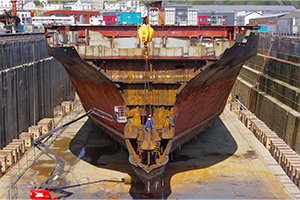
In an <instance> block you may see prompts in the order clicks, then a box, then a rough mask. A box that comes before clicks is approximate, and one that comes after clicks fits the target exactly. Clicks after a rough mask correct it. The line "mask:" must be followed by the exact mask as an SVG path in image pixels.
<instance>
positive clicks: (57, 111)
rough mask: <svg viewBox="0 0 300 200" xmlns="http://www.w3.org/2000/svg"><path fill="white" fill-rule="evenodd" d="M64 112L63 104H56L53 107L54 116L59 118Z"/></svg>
mask: <svg viewBox="0 0 300 200" xmlns="http://www.w3.org/2000/svg"><path fill="white" fill-rule="evenodd" d="M65 114H66V112H65V107H64V106H56V107H55V108H54V117H55V118H61V117H63V116H64V115H65Z"/></svg>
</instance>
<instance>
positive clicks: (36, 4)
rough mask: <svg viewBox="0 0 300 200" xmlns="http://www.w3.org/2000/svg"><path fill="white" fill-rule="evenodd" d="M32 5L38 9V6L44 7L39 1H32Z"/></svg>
mask: <svg viewBox="0 0 300 200" xmlns="http://www.w3.org/2000/svg"><path fill="white" fill-rule="evenodd" d="M33 3H34V5H35V6H37V7H38V6H40V7H44V5H43V3H42V2H40V1H39V0H34V2H33Z"/></svg>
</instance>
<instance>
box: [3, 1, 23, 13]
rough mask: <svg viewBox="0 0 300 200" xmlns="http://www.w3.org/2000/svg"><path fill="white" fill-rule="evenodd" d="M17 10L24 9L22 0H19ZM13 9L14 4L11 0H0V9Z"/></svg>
mask: <svg viewBox="0 0 300 200" xmlns="http://www.w3.org/2000/svg"><path fill="white" fill-rule="evenodd" d="M16 4H17V10H22V0H17V3H16ZM10 9H12V4H11V1H10V0H0V10H1V11H4V10H10Z"/></svg>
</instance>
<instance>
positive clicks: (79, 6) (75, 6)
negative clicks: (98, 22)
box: [65, 0, 92, 10]
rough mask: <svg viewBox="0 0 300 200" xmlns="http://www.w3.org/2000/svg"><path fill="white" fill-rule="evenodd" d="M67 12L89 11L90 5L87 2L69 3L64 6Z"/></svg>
mask: <svg viewBox="0 0 300 200" xmlns="http://www.w3.org/2000/svg"><path fill="white" fill-rule="evenodd" d="M65 7H66V8H67V9H68V10H91V9H92V5H91V2H89V1H81V0H78V1H77V2H69V3H67V4H66V5H65Z"/></svg>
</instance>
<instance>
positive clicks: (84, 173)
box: [0, 105, 300, 199]
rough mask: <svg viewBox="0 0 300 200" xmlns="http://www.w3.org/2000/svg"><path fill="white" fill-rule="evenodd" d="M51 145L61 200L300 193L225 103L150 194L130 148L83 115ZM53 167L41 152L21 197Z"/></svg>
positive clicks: (173, 160) (19, 184) (280, 196)
mask: <svg viewBox="0 0 300 200" xmlns="http://www.w3.org/2000/svg"><path fill="white" fill-rule="evenodd" d="M82 114H83V113H82ZM52 149H54V150H55V152H56V153H57V154H59V155H60V156H61V157H63V159H65V160H66V166H65V172H64V174H63V176H62V177H59V178H58V179H57V180H56V182H54V183H53V184H52V185H51V188H60V189H59V190H56V191H55V192H52V194H53V195H54V196H58V197H63V198H66V199H109V198H114V199H116V198H118V199H135V198H137V199H143V198H160V199H162V197H163V198H168V199H250V198H251V199H298V198H300V191H299V189H298V188H297V186H295V185H294V183H293V182H292V181H291V180H290V179H289V177H288V176H287V175H286V174H285V173H284V171H283V170H282V168H281V167H280V166H279V165H278V164H277V162H276V161H275V160H274V158H273V157H272V156H271V154H270V153H269V151H268V150H267V149H266V148H265V147H264V146H263V145H262V144H261V143H260V142H259V141H258V140H257V139H256V137H255V136H254V135H253V133H251V131H250V130H248V129H247V128H246V127H245V126H244V125H243V124H242V122H240V121H239V120H238V116H237V114H235V113H234V112H231V111H229V106H228V105H227V106H226V108H225V110H224V112H223V113H222V114H221V115H220V117H219V119H218V120H217V121H216V122H215V123H214V125H213V126H212V127H211V128H209V129H207V130H206V131H205V132H203V133H200V134H199V135H198V136H197V138H194V139H192V140H190V141H189V142H187V143H186V144H184V145H183V146H181V148H180V149H178V150H176V151H174V152H173V153H172V155H170V161H169V163H168V164H167V167H166V172H165V178H164V186H163V189H162V188H158V189H154V190H152V191H150V193H148V192H147V187H146V186H145V185H144V184H142V183H141V182H140V181H135V180H136V177H135V175H134V171H133V169H132V168H131V165H130V164H129V161H128V152H127V150H126V149H124V148H121V147H120V146H119V145H118V144H116V142H115V141H113V140H112V139H110V138H108V137H107V136H106V135H105V134H104V133H103V132H102V131H101V130H100V129H99V128H98V127H97V126H95V125H94V124H93V122H92V121H91V120H89V119H88V117H85V118H83V119H81V120H80V121H78V122H76V123H75V124H73V125H70V126H69V127H68V128H67V129H65V131H64V132H63V133H62V134H61V135H60V137H59V138H57V139H56V141H55V143H54V145H53V147H52ZM53 167H54V163H53V162H51V161H50V160H49V158H48V157H46V156H45V155H42V156H41V157H40V158H39V160H38V161H36V162H35V163H34V164H33V165H32V166H31V167H30V169H29V170H27V171H26V173H25V174H24V175H23V178H21V179H20V180H19V181H18V182H17V196H18V199H28V198H29V190H30V188H31V187H32V186H34V182H35V183H36V185H37V186H38V185H39V184H40V183H42V182H43V181H44V180H46V178H47V177H48V175H49V173H50V172H51V170H52V168H53ZM5 176H9V174H6V175H5ZM2 178H3V177H2ZM2 178H1V179H2ZM1 179H0V183H1Z"/></svg>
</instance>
